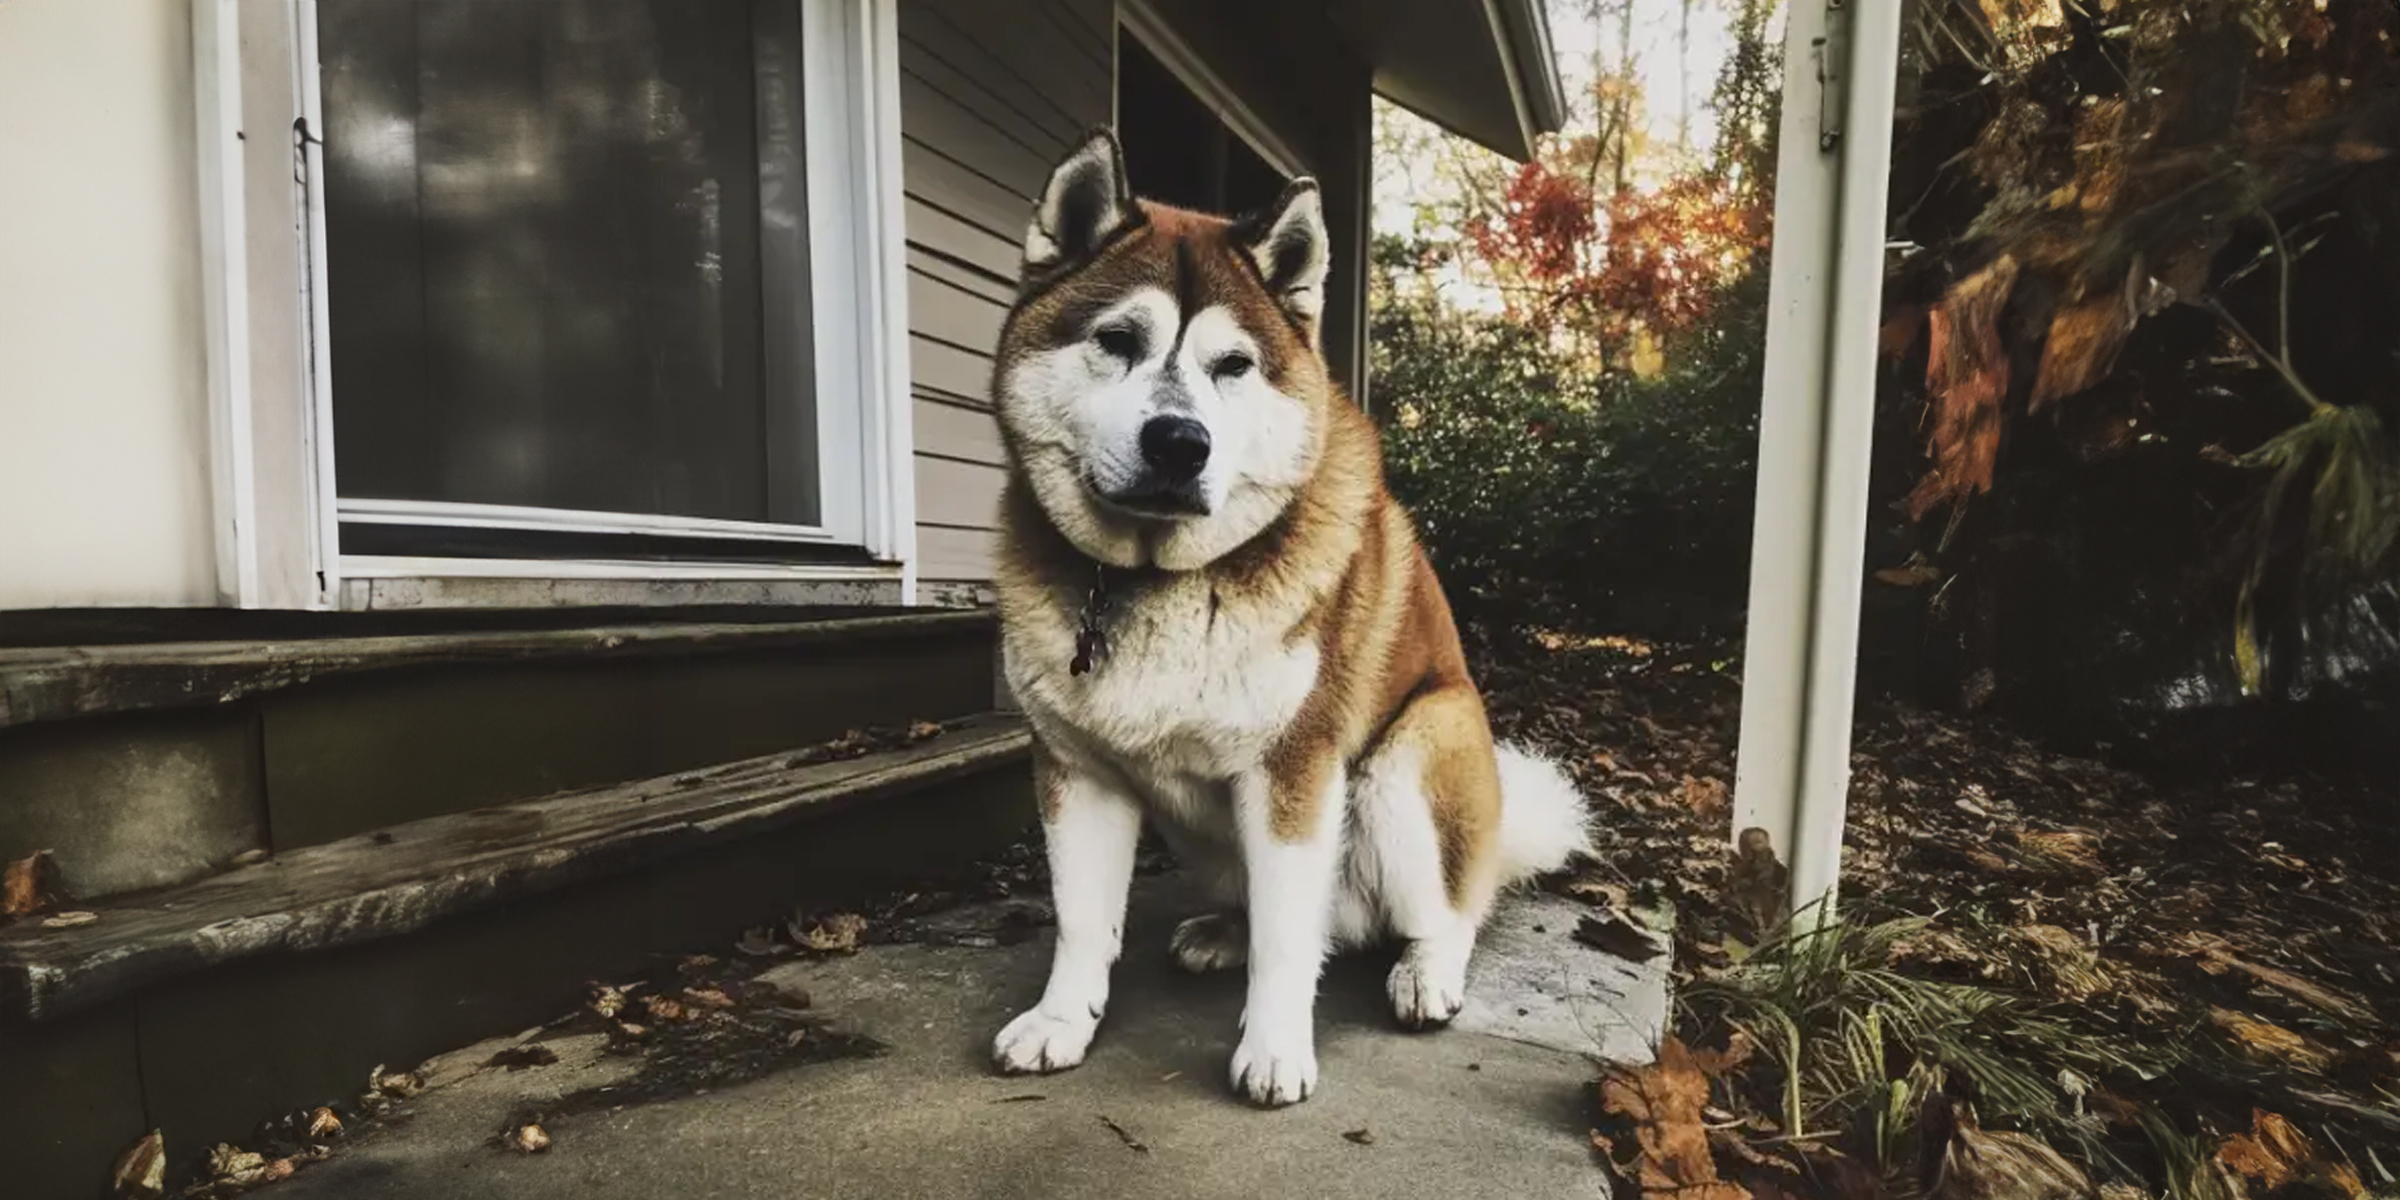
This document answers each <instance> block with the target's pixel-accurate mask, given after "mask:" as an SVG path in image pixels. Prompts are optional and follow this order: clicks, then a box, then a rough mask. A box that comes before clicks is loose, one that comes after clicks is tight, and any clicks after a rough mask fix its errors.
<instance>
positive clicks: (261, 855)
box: [231, 850, 273, 867]
mask: <svg viewBox="0 0 2400 1200" xmlns="http://www.w3.org/2000/svg"><path fill="white" fill-rule="evenodd" d="M272 856H273V855H272V852H270V851H266V850H244V851H242V852H241V853H240V854H236V855H234V856H233V860H232V863H231V865H233V866H236V867H255V866H257V865H258V864H260V863H263V862H265V861H267V859H268V858H270V857H272Z"/></svg>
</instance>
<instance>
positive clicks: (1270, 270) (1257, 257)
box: [1233, 176, 1333, 332]
mask: <svg viewBox="0 0 2400 1200" xmlns="http://www.w3.org/2000/svg"><path fill="white" fill-rule="evenodd" d="M1233 234H1234V238H1235V240H1237V241H1239V242H1240V243H1241V245H1242V247H1243V248H1244V249H1246V250H1248V251H1249V252H1250V257H1251V258H1252V259H1253V260H1254V261H1256V262H1257V263H1258V274H1259V278H1261V279H1264V280H1265V281H1266V283H1267V293H1268V294H1269V295H1272V296H1273V297H1275V299H1276V302H1277V303H1279V304H1281V305H1283V307H1284V309H1285V310H1286V311H1288V312H1290V313H1291V314H1292V315H1293V316H1295V317H1298V318H1300V320H1301V321H1303V322H1304V323H1306V324H1307V325H1308V327H1309V329H1310V330H1311V331H1312V332H1313V331H1314V330H1315V329H1316V327H1317V321H1318V318H1320V317H1322V316H1324V315H1325V277H1326V276H1327V274H1329V273H1330V272H1331V271H1332V268H1333V241H1332V239H1331V238H1330V237H1328V236H1326V233H1325V202H1324V199H1323V197H1322V196H1321V195H1320V194H1319V192H1318V189H1317V181H1316V180H1314V179H1310V178H1308V177H1306V176H1302V177H1301V178H1298V179H1295V180H1293V181H1291V182H1290V183H1289V184H1286V185H1285V186H1284V189H1283V194H1282V195H1280V196H1277V197H1276V198H1275V202H1274V203H1273V204H1270V205H1268V206H1267V207H1265V208H1264V209H1261V210H1259V211H1258V212H1254V213H1251V214H1250V215H1249V216H1246V217H1243V218H1242V219H1241V220H1239V221H1237V222H1235V223H1234V227H1233Z"/></svg>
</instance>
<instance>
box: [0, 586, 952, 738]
mask: <svg viewBox="0 0 2400 1200" xmlns="http://www.w3.org/2000/svg"><path fill="white" fill-rule="evenodd" d="M957 620H959V616H958V614H956V613H907V614H901V615H896V616H872V617H845V618H837V619H833V620H817V621H782V622H771V623H760V624H735V623H721V624H720V623H699V624H659V625H606V626H589V627H584V628H579V629H535V630H509V631H501V632H465V633H445V634H411V635H405V636H392V637H344V638H319V639H313V640H306V641H222V642H173V643H165V644H133V645H111V646H66V647H38V648H26V649H13V650H0V727H6V726H10V725H24V724H29V723H31V722H35V721H49V720H58V719H61V718H65V717H81V716H91V715H94V714H97V713H107V712H132V711H138V710H144V709H157V708H172V707H181V706H185V705H195V704H221V703H225V702H228V701H232V700H238V699H241V698H242V697H244V696H252V695H257V694H260V693H264V692H273V691H278V690H281V689H283V688H288V687H294V686H297V685H299V684H303V683H307V682H309V681H310V680H312V679H324V678H327V677H330V676H336V675H352V674H358V673H361V672H366V671H381V670H390V669H393V668H398V667H418V666H427V665H434V664H459V663H500V662H522V661H527V660H534V659H577V660H587V659H591V658H597V657H634V656H656V655H665V654H692V653H708V652H732V651H738V650H765V649H775V648H784V647H792V646H814V645H827V644H831V643H834V642H847V641H852V640H856V639H860V638H893V637H909V636H914V635H918V634H924V633H932V632H940V631H945V630H948V629H950V628H951V627H952V623H954V622H956V621H957Z"/></svg>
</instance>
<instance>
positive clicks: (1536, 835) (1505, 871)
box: [1499, 743, 1592, 883]
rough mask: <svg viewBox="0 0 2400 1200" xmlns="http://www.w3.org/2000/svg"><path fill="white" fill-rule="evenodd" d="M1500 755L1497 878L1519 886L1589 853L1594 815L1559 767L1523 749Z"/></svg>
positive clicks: (1508, 747)
mask: <svg viewBox="0 0 2400 1200" xmlns="http://www.w3.org/2000/svg"><path fill="white" fill-rule="evenodd" d="M1499 752H1500V878H1501V880H1502V882H1504V883H1519V882H1522V881H1524V880H1527V879H1531V878H1532V877H1534V876H1536V875H1545V874H1548V873H1549V872H1552V871H1555V870H1558V869H1559V868H1560V867H1563V866H1566V865H1567V860H1568V859H1569V858H1571V857H1573V856H1574V855H1575V854H1577V853H1585V854H1588V853H1590V852H1591V849H1592V829H1591V822H1592V813H1591V809H1590V808H1589V807H1588V806H1586V805H1585V804H1584V801H1583V793H1581V792H1579V791H1577V790H1575V781H1574V780H1573V779H1570V778H1568V777H1567V773H1566V771H1565V770H1564V769H1563V768H1561V767H1560V766H1559V765H1558V764H1557V763H1554V762H1552V761H1550V760H1549V759H1547V758H1543V757H1542V756H1540V755H1538V754H1535V753H1534V752H1533V751H1531V750H1528V749H1526V748H1525V747H1523V746H1519V745H1515V744H1513V743H1502V744H1501V745H1500V746H1499Z"/></svg>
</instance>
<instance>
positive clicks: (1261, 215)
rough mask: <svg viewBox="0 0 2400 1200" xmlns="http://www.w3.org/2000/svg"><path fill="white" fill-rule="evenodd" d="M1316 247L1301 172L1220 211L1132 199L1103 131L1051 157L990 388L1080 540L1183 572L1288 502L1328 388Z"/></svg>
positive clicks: (1035, 483)
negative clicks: (1227, 214)
mask: <svg viewBox="0 0 2400 1200" xmlns="http://www.w3.org/2000/svg"><path fill="white" fill-rule="evenodd" d="M1327 249H1328V244H1327V239H1326V234H1325V216H1324V209H1323V206H1322V204H1321V203H1320V202H1319V200H1318V195H1317V186H1316V183H1315V182H1314V181H1312V180H1307V179H1301V180H1296V181H1294V182H1293V183H1292V184H1291V185H1290V186H1289V187H1286V188H1285V189H1284V191H1283V194H1282V195H1281V196H1280V197H1278V198H1277V199H1276V201H1275V202H1274V203H1273V204H1271V205H1269V206H1268V207H1267V208H1266V209H1264V210H1262V211H1260V212H1257V213H1253V214H1250V215H1248V216H1245V217H1242V218H1240V219H1238V220H1226V219H1223V218H1219V217H1213V216H1205V215H1202V214H1199V213H1193V212H1187V211H1184V210H1182V209H1177V208H1170V207H1168V206H1165V205H1161V204H1155V203H1152V202H1149V201H1145V200H1137V199H1135V198H1134V196H1133V195H1132V193H1131V191H1130V190H1129V189H1128V188H1127V186H1126V181H1125V167H1124V160H1123V157H1122V153H1121V152H1120V151H1119V149H1118V146H1117V141H1116V139H1115V137H1114V136H1112V135H1110V134H1109V133H1107V132H1106V131H1099V132H1095V133H1093V134H1092V135H1091V136H1090V137H1088V138H1087V139H1086V140H1085V141H1084V142H1083V144H1082V145H1080V146H1078V147H1077V148H1076V149H1075V150H1074V151H1073V152H1072V153H1071V154H1069V155H1068V156H1067V158H1066V161H1064V162H1062V163H1060V164H1059V166H1058V169H1057V170H1056V171H1054V172H1053V173H1052V174H1051V176H1050V181H1049V183H1048V184H1047V185H1046V186H1045V187H1044V188H1043V191H1042V198H1041V202H1040V204H1039V205H1038V206H1037V207H1036V208H1035V211H1034V215H1033V222H1032V225H1031V227H1030V228H1028V229H1027V230H1026V232H1025V262H1024V283H1023V285H1022V290H1021V291H1020V292H1019V295H1018V298H1017V303H1016V305H1015V307H1014V308H1012V309H1011V310H1010V312H1009V316H1008V321H1007V324H1006V325H1005V326H1004V327H1003V329H1002V331H1001V334H1000V350H999V360H998V365H997V369H996V370H995V372H994V384H993V394H994V396H995V398H996V400H997V402H998V405H999V415H1000V425H1001V429H1002V432H1003V434H1004V435H1005V438H1006V441H1007V444H1008V447H1009V452H1010V457H1011V458H1012V459H1013V460H1014V462H1015V465H1016V469H1017V472H1018V478H1019V484H1020V486H1025V487H1029V488H1030V489H1031V491H1032V493H1033V496H1034V498H1035V499H1036V500H1037V501H1039V503H1040V505H1041V507H1042V510H1043V512H1044V513H1045V514H1046V515H1047V516H1048V518H1049V520H1050V522H1051V524H1053V525H1055V526H1056V527H1057V528H1058V530H1059V531H1060V532H1061V533H1063V534H1065V535H1066V537H1067V538H1068V539H1069V540H1070V541H1072V542H1073V543H1074V544H1075V546H1076V548H1077V549H1079V550H1081V551H1082V552H1083V553H1085V554H1087V555H1089V556H1091V557H1092V558H1094V559H1096V560H1098V561H1101V562H1104V563H1108V564H1111V565H1114V566H1142V565H1156V566H1159V567H1164V568H1166V569H1168V570H1192V569H1195V568H1198V567H1201V566H1205V565H1206V564H1207V563H1209V562H1211V561H1213V560H1215V559H1216V558H1217V557H1218V556H1220V555H1222V554H1224V553H1226V552H1227V551H1230V550H1232V549H1234V548H1235V547H1237V546H1240V545H1241V544H1242V543H1244V542H1246V541H1248V540H1250V539H1251V538H1252V537H1253V536H1255V535H1257V534H1258V532H1259V531H1260V530H1262V529H1264V528H1265V527H1266V526H1267V525H1268V524H1269V523H1270V522H1272V521H1273V520H1275V518H1276V517H1277V516H1278V515H1280V514H1281V513H1282V512H1283V510H1284V509H1285V507H1286V506H1288V505H1289V504H1290V503H1291V501H1292V499H1293V497H1294V496H1295V495H1297V494H1298V492H1299V490H1300V488H1301V486H1302V485H1303V484H1305V483H1306V482H1307V481H1308V479H1309V476H1310V474H1311V473H1312V472H1313V471H1314V469H1315V467H1316V463H1317V460H1318V457H1319V455H1320V453H1321V450H1322V446H1323V443H1324V437H1325V425H1326V422H1325V408H1326V406H1327V405H1329V404H1334V403H1339V402H1340V401H1339V400H1338V399H1337V398H1336V394H1335V392H1334V389H1333V388H1332V387H1331V385H1330V384H1329V382H1328V376H1327V373H1326V368H1325V360H1324V357H1323V355H1322V353H1321V352H1320V351H1319V348H1318V332H1317V326H1318V321H1319V318H1320V317H1321V315H1322V313H1323V311H1324V297H1325V278H1326V273H1327V268H1328V265H1329V264H1328V257H1327Z"/></svg>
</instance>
